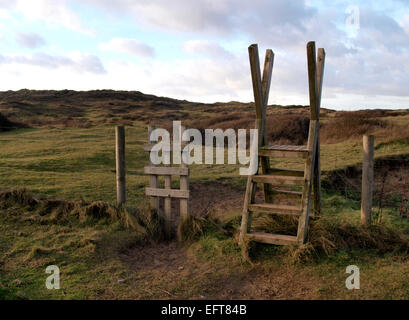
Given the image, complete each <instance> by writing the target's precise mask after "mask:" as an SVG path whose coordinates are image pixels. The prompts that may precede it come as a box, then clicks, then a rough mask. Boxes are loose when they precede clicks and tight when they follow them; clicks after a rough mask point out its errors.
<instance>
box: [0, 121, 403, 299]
mask: <svg viewBox="0 0 409 320" xmlns="http://www.w3.org/2000/svg"><path fill="white" fill-rule="evenodd" d="M146 131H147V130H146V128H145V126H144V125H142V124H140V123H138V124H137V125H135V126H132V127H127V128H126V143H127V149H126V168H127V198H128V204H129V206H132V207H143V206H146V198H145V197H144V195H143V194H144V187H145V186H146V185H147V183H148V178H147V177H146V176H145V175H143V167H144V166H145V165H147V164H148V159H147V156H148V155H147V153H146V152H144V151H143V150H142V147H141V146H142V145H143V144H144V143H145V142H146V136H147V132H146ZM396 154H409V145H408V144H404V143H403V144H402V143H388V144H379V145H378V146H377V149H376V153H375V155H376V157H382V156H386V155H396ZM321 156H322V168H323V170H327V171H328V170H334V169H339V168H343V167H345V166H348V165H356V164H359V163H360V162H361V158H362V153H361V144H360V142H354V141H348V142H345V143H338V144H331V145H322V146H321ZM274 165H275V166H277V167H285V166H291V165H292V164H291V163H289V162H284V161H278V162H277V163H275V164H274ZM301 165H302V164H301V163H299V164H296V165H295V166H296V167H297V166H300V167H301ZM238 169H239V166H238V165H232V166H230V165H193V166H192V167H191V181H192V183H195V182H200V183H206V182H209V183H212V182H215V181H217V182H220V183H224V184H228V185H235V186H239V187H241V188H243V187H244V185H245V181H246V179H245V177H240V176H239V174H238V172H239V171H238ZM176 184H177V183H176ZM0 186H1V188H2V189H12V188H15V187H26V188H28V189H30V190H31V191H32V192H33V193H34V194H40V195H44V196H47V197H51V198H61V199H68V200H79V199H84V200H85V201H96V200H103V201H106V202H111V203H114V202H115V199H116V192H115V155H114V127H113V126H97V127H91V128H51V129H50V128H48V129H46V128H37V129H20V130H16V131H10V132H4V133H1V134H0ZM323 209H324V210H323V211H324V215H326V216H327V217H330V219H333V221H336V222H342V221H344V222H345V221H347V222H348V223H351V224H354V225H357V224H358V223H359V210H360V208H359V204H358V203H357V202H356V201H354V200H351V199H346V198H345V197H344V196H342V195H339V194H333V193H332V194H326V193H324V200H323ZM31 214H33V213H32V212H30V211H29V210H28V209H27V208H18V207H11V208H7V209H1V210H0V298H4V299H98V298H108V299H109V298H138V299H140V298H174V297H176V298H191V297H197V296H198V295H200V294H202V292H208V296H210V297H212V294H214V297H217V295H216V294H217V293H216V291H212V290H211V287H212V285H214V283H217V281H219V280H221V279H223V278H226V277H227V279H230V278H231V279H235V278H234V275H236V274H240V275H243V276H245V275H247V273H248V272H252V271H251V270H256V271H257V272H264V273H265V274H274V273H275V272H277V271H279V270H293V268H295V269H296V270H298V272H301V271H302V272H306V273H307V274H310V275H311V278H312V279H315V280H314V281H316V282H317V285H316V291H315V292H314V294H311V295H310V296H308V297H309V298H329V299H335V298H345V299H362V298H376V299H378V298H385V299H408V298H409V287H408V286H407V283H409V272H408V271H409V270H408V268H409V267H408V263H407V258H406V257H405V256H404V255H402V254H399V253H390V254H388V253H386V254H382V255H380V254H378V253H376V252H374V251H371V250H364V249H356V250H352V251H347V252H346V251H337V252H336V253H334V254H333V255H331V256H330V257H322V258H321V259H318V260H314V261H312V262H306V263H304V264H300V265H295V266H294V265H292V264H291V263H290V262H289V261H287V258H286V253H285V250H286V249H285V248H282V247H275V246H262V245H259V246H257V247H256V248H255V251H254V253H255V263H256V264H257V265H256V266H251V265H250V264H249V263H247V262H244V261H243V260H242V259H241V252H240V249H239V248H238V247H237V245H236V243H235V240H234V232H233V231H234V229H237V228H238V223H239V219H238V218H237V216H238V215H239V214H240V212H225V219H224V221H223V222H224V224H226V225H225V226H224V228H225V232H220V230H206V231H205V232H204V234H203V235H202V236H201V237H200V238H199V239H198V240H197V241H195V242H194V243H193V244H191V245H190V247H189V249H187V250H188V253H189V254H190V255H191V256H192V261H197V263H198V264H199V263H202V264H204V265H205V266H207V268H208V270H211V272H212V274H213V275H212V277H213V278H211V279H213V280H214V283H213V284H212V282H211V281H210V280H209V278H208V277H205V276H199V275H194V276H192V278H186V279H188V280H186V279H185V280H184V281H186V282H182V281H181V280H180V281H179V280H177V279H176V280H175V279H174V278H172V275H169V276H168V278H166V276H167V275H158V274H156V273H152V274H150V273H143V272H141V273H138V272H136V271H134V270H130V268H129V265H128V264H126V263H125V262H124V261H123V260H122V259H121V258H120V252H121V251H122V250H124V249H127V248H131V247H132V246H133V245H135V244H137V243H140V234H138V233H137V232H136V231H131V230H127V229H124V228H123V227H121V226H120V225H119V224H115V223H112V224H108V223H103V222H98V223H88V224H87V223H80V222H78V221H74V220H72V221H71V220H70V221H68V222H64V223H54V224H52V223H51V224H41V223H33V222H30V221H29V220H27V219H24V218H25V217H27V216H30V215H31ZM232 221H233V222H232ZM228 224H230V227H229V228H228V227H227V225H228ZM383 224H384V225H386V226H391V227H393V228H396V229H397V230H400V231H401V232H403V233H406V234H409V231H408V230H409V223H408V220H404V219H401V218H399V217H397V213H396V209H394V208H387V209H385V212H384V219H383ZM50 264H56V265H58V266H59V267H60V270H61V286H62V289H61V290H47V289H46V288H45V279H46V277H47V276H48V275H47V274H45V268H46V266H47V265H50ZM349 264H356V265H358V266H359V267H360V268H361V274H362V278H361V284H362V289H361V290H357V291H353V292H351V291H349V290H346V288H345V285H344V283H345V278H346V274H345V268H346V266H347V265H349ZM202 268H203V267H202ZM254 268H255V269H254ZM200 270H201V269H200ZM196 276H197V277H196ZM124 278H126V279H127V282H126V284H123V283H121V282H118V280H119V279H124ZM189 279H190V280H189ZM213 280H212V281H213ZM178 281H179V282H178ZM232 281H233V280H232ZM237 281H238V280H237ZM306 281H308V279H307V278H306ZM146 282H148V283H151V287H149V290H148V291H147V289H146V286H147V285H146V284H145V283H146ZM168 282H169V283H168ZM144 284H145V285H144ZM144 286H145V287H144ZM148 286H149V285H148ZM161 286H162V287H161ZM160 288H163V290H165V291H168V292H169V293H171V294H172V295H169V294H167V293H166V292H165V291H163V290H162V291H161V289H160ZM206 290H207V291H206ZM215 290H216V289H215Z"/></svg>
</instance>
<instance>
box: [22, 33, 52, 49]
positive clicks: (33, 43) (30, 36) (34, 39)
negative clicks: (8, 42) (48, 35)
mask: <svg viewBox="0 0 409 320" xmlns="http://www.w3.org/2000/svg"><path fill="white" fill-rule="evenodd" d="M16 41H17V42H18V44H19V45H20V46H22V47H25V48H30V49H34V48H37V47H41V46H43V45H45V44H46V41H45V40H44V38H43V37H41V36H40V35H38V34H36V33H31V32H19V33H17V34H16Z"/></svg>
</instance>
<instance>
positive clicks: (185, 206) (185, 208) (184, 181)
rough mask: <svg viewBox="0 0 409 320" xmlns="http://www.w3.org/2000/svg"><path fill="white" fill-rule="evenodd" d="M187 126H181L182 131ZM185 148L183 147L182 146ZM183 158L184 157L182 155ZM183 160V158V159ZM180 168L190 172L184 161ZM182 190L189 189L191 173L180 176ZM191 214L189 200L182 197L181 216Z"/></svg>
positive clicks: (182, 217) (183, 217)
mask: <svg viewBox="0 0 409 320" xmlns="http://www.w3.org/2000/svg"><path fill="white" fill-rule="evenodd" d="M186 129H187V128H185V127H184V126H181V130H182V132H183V131H185V130H186ZM182 150H183V147H182ZM182 158H183V157H182ZM182 160H183V159H182ZM180 168H181V169H183V170H187V171H188V173H189V169H188V165H187V164H186V163H184V162H183V161H182V162H181V164H180ZM180 190H189V174H187V175H183V176H181V177H180ZM188 216H189V200H188V199H181V200H180V217H181V221H182V220H183V219H185V218H187V217H188Z"/></svg>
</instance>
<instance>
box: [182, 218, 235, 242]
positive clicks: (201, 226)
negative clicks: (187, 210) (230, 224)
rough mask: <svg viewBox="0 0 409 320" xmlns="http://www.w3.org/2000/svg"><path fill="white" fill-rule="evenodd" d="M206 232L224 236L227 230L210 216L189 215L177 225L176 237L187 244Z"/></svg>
mask: <svg viewBox="0 0 409 320" xmlns="http://www.w3.org/2000/svg"><path fill="white" fill-rule="evenodd" d="M206 233H212V234H213V235H214V236H216V237H218V236H222V237H224V236H226V235H228V234H229V231H228V230H226V228H225V226H224V225H222V224H221V223H220V222H219V221H217V220H215V219H213V218H211V217H210V216H205V217H198V216H194V215H189V216H188V217H186V218H185V219H184V220H183V221H182V222H181V223H180V224H179V226H178V229H177V238H178V240H179V242H180V243H185V244H189V243H192V242H194V241H196V240H198V239H199V238H200V237H201V236H203V235H205V234H206Z"/></svg>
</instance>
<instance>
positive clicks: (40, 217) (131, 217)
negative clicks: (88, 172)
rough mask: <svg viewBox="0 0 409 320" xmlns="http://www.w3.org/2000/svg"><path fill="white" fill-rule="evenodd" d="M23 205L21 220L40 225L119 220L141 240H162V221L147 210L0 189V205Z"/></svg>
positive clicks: (4, 207) (102, 202)
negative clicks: (49, 197)
mask: <svg viewBox="0 0 409 320" xmlns="http://www.w3.org/2000/svg"><path fill="white" fill-rule="evenodd" d="M15 206H18V207H24V208H25V209H26V211H27V212H28V213H30V214H29V215H27V216H24V217H23V218H22V219H23V220H25V221H31V222H35V223H40V224H47V223H57V224H61V223H64V222H66V221H68V220H69V219H70V218H71V217H73V218H76V219H77V220H78V221H79V222H80V223H90V222H98V221H101V220H105V221H107V223H115V222H119V223H120V225H122V226H123V227H125V228H129V229H133V230H136V231H138V232H139V233H140V234H142V235H143V236H144V238H145V240H152V241H161V240H163V238H164V236H163V234H164V232H163V221H162V218H161V216H160V215H159V214H157V213H156V212H153V211H151V210H148V209H146V210H142V209H131V208H125V207H122V206H115V205H113V204H110V203H108V202H104V201H94V202H91V203H87V202H85V201H82V200H80V201H66V200H55V199H37V198H36V197H34V196H33V195H32V194H31V193H30V192H29V191H28V190H26V189H14V190H9V191H3V192H0V208H2V209H7V208H10V207H15Z"/></svg>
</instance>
